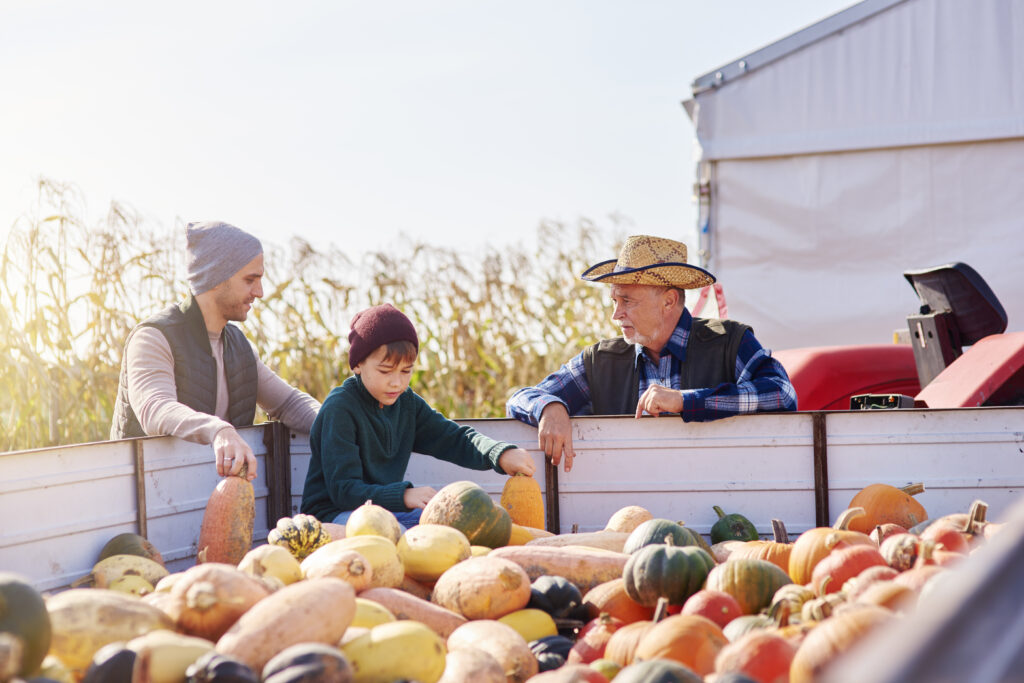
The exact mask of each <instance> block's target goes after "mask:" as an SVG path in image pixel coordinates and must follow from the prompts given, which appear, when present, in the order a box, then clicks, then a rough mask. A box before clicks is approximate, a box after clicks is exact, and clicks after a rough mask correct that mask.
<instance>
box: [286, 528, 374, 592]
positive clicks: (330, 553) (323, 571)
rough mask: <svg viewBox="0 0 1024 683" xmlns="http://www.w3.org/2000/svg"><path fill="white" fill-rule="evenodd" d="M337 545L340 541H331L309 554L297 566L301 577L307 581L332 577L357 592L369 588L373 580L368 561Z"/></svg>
mask: <svg viewBox="0 0 1024 683" xmlns="http://www.w3.org/2000/svg"><path fill="white" fill-rule="evenodd" d="M339 543H341V541H331V542H330V543H328V544H327V545H324V546H320V547H319V548H317V549H316V550H314V551H313V552H312V553H310V555H309V556H308V557H307V558H306V559H304V560H303V561H302V564H300V565H299V568H300V570H301V571H302V576H303V577H304V578H307V579H318V578H323V577H325V576H333V577H334V578H336V579H341V580H342V581H345V582H347V583H350V584H352V588H354V589H355V590H356V591H357V592H358V591H361V590H363V589H364V588H369V586H370V582H371V581H372V580H373V565H372V564H371V563H370V560H369V559H368V558H366V557H365V556H364V555H363V554H362V553H359V552H356V551H355V550H352V549H350V548H349V547H348V546H343V545H338V544H339Z"/></svg>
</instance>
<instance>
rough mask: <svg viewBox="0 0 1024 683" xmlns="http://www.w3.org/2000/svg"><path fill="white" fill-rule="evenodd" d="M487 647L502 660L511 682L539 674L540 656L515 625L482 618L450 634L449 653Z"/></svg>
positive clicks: (487, 651) (502, 665)
mask: <svg viewBox="0 0 1024 683" xmlns="http://www.w3.org/2000/svg"><path fill="white" fill-rule="evenodd" d="M466 649H475V650H483V651H484V652H486V653H487V654H489V655H491V656H492V657H494V658H495V659H496V660H498V664H499V665H501V668H502V669H503V670H504V672H505V676H506V679H507V680H508V681H509V683H521V682H522V681H525V680H527V679H529V678H530V677H531V676H534V675H536V673H537V658H536V657H534V656H533V652H531V651H530V647H529V645H527V644H526V640H524V639H523V637H522V636H521V635H519V634H518V633H516V630H515V629H514V628H512V627H511V626H508V625H506V624H502V623H501V622H499V621H492V620H489V619H482V620H479V621H470V622H469V623H467V624H463V625H462V626H460V627H459V628H457V629H455V631H454V632H453V633H452V634H451V635H450V636H448V650H449V652H457V651H459V650H466Z"/></svg>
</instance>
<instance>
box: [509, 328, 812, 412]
mask: <svg viewBox="0 0 1024 683" xmlns="http://www.w3.org/2000/svg"><path fill="white" fill-rule="evenodd" d="M692 320H693V318H692V317H691V316H690V312H689V311H688V310H686V309H683V314H682V315H681V316H680V317H679V323H678V324H677V325H676V329H675V330H674V331H673V332H672V336H671V337H670V338H669V340H668V343H667V344H665V348H663V349H662V350H661V357H660V358H659V360H658V362H657V363H655V362H654V361H652V360H651V359H650V358H649V357H648V356H647V354H646V353H644V347H643V346H641V345H640V344H634V347H635V349H636V362H637V364H638V365H639V368H640V390H639V394H638V395H637V398H639V397H640V396H642V395H643V393H644V391H646V389H647V387H649V386H650V385H652V384H660V385H661V386H664V387H669V388H672V389H676V390H679V391H680V393H682V395H683V411H682V413H681V415H682V418H683V420H684V421H685V422H704V421H707V420H718V419H721V418H723V417H731V416H733V415H740V414H744V413H758V412H772V411H790V410H796V408H797V400H796V390H795V389H794V388H793V384H792V383H791V382H790V381H789V375H787V374H786V370H785V368H783V367H782V364H781V363H779V362H778V361H777V360H775V359H774V358H772V356H771V351H769V350H768V349H765V348H763V347H762V346H761V344H760V343H758V341H757V339H755V338H754V335H753V333H752V332H751V331H750V330H747V331H746V332H745V333H744V335H743V338H742V339H741V340H740V346H739V350H738V352H737V354H736V382H735V383H725V384H719V385H718V386H716V387H707V388H702V389H682V373H681V367H682V362H683V361H685V360H686V345H687V342H688V341H689V338H690V326H691V324H692ZM555 401H557V402H559V403H561V404H562V405H564V406H565V407H566V409H567V410H568V411H569V415H591V414H592V413H593V406H592V404H591V401H590V387H589V385H588V384H587V376H586V372H585V371H584V368H583V353H582V352H581V353H579V354H577V355H576V356H575V357H574V358H572V360H570V361H569V362H568V363H566V364H564V365H563V366H562V367H561V368H559V369H558V370H557V371H556V372H553V373H551V374H550V375H548V376H547V377H545V378H544V379H543V380H542V381H541V382H540V383H539V384H537V385H536V386H532V387H524V388H522V389H520V390H519V391H517V392H515V393H514V394H512V396H511V398H509V400H508V403H507V404H506V405H505V412H506V414H507V415H508V416H509V417H514V418H516V419H517V420H519V421H521V422H525V423H527V424H531V425H534V426H536V425H537V423H538V422H539V421H540V416H541V413H543V412H544V408H546V407H547V406H548V404H550V403H553V402H555Z"/></svg>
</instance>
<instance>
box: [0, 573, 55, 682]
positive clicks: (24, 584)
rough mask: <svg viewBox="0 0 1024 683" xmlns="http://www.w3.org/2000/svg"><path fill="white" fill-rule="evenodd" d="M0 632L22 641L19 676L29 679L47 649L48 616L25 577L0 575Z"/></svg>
mask: <svg viewBox="0 0 1024 683" xmlns="http://www.w3.org/2000/svg"><path fill="white" fill-rule="evenodd" d="M0 632H7V633H11V634H13V635H14V636H15V637H17V638H18V639H20V640H21V642H22V653H21V667H20V668H19V669H18V675H19V676H21V677H22V678H29V677H30V676H31V675H32V674H34V673H35V672H36V671H37V670H38V669H39V665H40V664H42V662H43V658H44V657H45V656H46V653H47V651H49V649H50V637H51V633H52V632H51V630H50V613H49V612H47V611H46V603H45V602H44V601H43V596H41V595H40V594H39V591H37V590H36V589H35V588H34V587H33V586H32V584H30V583H29V582H28V580H27V579H25V578H24V577H21V576H18V575H17V574H13V573H10V572H2V573H0Z"/></svg>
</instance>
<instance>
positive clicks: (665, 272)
mask: <svg viewBox="0 0 1024 683" xmlns="http://www.w3.org/2000/svg"><path fill="white" fill-rule="evenodd" d="M616 264H618V261H617V260H616V259H611V260H610V261H602V262H601V263H598V264H597V265H596V266H591V267H590V268H588V269H587V270H585V271H584V272H583V274H582V275H580V279H581V280H586V281H587V282H600V283H602V284H609V285H653V286H656V287H678V288H680V289H698V288H700V287H706V286H707V285H713V284H714V283H715V276H714V275H712V274H711V273H709V272H708V271H706V270H704V269H703V268H700V267H699V266H691V265H690V264H688V263H671V262H669V263H656V264H653V265H650V266H643V267H641V268H622V269H620V270H615V266H616Z"/></svg>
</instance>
